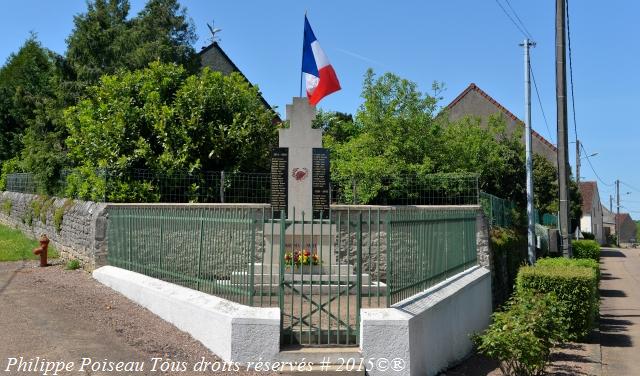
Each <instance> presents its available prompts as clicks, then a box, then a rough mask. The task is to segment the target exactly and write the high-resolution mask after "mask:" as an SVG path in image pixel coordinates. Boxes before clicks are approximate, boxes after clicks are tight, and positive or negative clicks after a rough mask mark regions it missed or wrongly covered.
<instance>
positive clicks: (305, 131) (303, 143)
mask: <svg viewBox="0 0 640 376" xmlns="http://www.w3.org/2000/svg"><path fill="white" fill-rule="evenodd" d="M315 118H316V108H315V106H312V105H310V104H309V101H308V100H307V98H293V104H288V105H287V119H288V120H289V128H283V129H280V130H279V137H278V144H279V145H280V147H282V148H321V147H322V129H313V128H311V122H312V121H313V120H314V119H315ZM309 152H310V153H311V151H309Z"/></svg>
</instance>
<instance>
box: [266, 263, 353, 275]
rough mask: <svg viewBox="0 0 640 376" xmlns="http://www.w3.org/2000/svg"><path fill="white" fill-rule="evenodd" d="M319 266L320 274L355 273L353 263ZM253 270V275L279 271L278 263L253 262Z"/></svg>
mask: <svg viewBox="0 0 640 376" xmlns="http://www.w3.org/2000/svg"><path fill="white" fill-rule="evenodd" d="M320 267H322V274H340V275H347V274H355V269H354V267H353V265H350V264H338V265H336V264H332V265H329V264H328V263H323V264H322V265H320ZM253 272H254V274H255V275H258V274H270V273H271V272H273V274H277V273H279V272H280V265H279V264H263V263H256V264H254V267H253ZM289 272H290V271H289ZM305 272H307V271H305ZM298 273H299V272H298ZM314 273H319V271H317V272H315V271H314Z"/></svg>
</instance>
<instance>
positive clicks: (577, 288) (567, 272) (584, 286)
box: [516, 261, 598, 339]
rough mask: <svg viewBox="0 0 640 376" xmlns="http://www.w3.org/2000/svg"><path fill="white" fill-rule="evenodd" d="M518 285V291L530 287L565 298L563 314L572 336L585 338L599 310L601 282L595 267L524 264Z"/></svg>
mask: <svg viewBox="0 0 640 376" xmlns="http://www.w3.org/2000/svg"><path fill="white" fill-rule="evenodd" d="M556 262H558V261H556ZM552 263H553V262H552ZM516 286H517V292H518V293H525V292H526V291H527V290H528V291H531V292H537V293H551V292H553V293H555V295H556V296H557V298H558V299H559V300H560V301H561V302H563V309H562V314H563V316H564V318H565V319H566V320H567V322H569V334H570V336H571V338H572V339H580V338H584V337H585V336H586V335H587V334H589V332H590V331H591V328H592V326H593V323H594V319H595V317H596V315H597V313H598V293H597V286H598V282H597V277H596V272H595V271H594V270H593V268H587V267H582V266H563V265H544V264H543V265H537V266H524V267H522V268H520V271H519V273H518V279H517V282H516Z"/></svg>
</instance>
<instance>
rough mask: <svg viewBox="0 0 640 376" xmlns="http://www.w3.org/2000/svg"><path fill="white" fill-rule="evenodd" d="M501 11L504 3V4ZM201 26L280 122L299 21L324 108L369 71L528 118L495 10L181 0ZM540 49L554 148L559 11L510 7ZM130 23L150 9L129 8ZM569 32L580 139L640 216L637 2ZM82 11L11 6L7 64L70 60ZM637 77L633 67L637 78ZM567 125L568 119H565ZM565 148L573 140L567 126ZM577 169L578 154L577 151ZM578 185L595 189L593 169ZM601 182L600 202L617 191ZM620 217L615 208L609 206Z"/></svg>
mask: <svg viewBox="0 0 640 376" xmlns="http://www.w3.org/2000/svg"><path fill="white" fill-rule="evenodd" d="M500 2H501V3H502V4H503V6H504V7H505V8H506V9H509V8H508V7H507V4H506V3H505V0H500ZM181 3H182V4H183V5H184V6H185V7H186V8H187V9H188V13H189V15H190V17H191V18H192V19H193V22H194V24H195V26H196V28H197V33H198V34H199V36H200V39H199V40H198V42H197V43H196V45H195V48H196V49H197V50H199V49H200V48H201V47H202V46H204V45H206V44H208V41H207V40H208V34H209V32H208V30H207V28H206V23H207V22H211V21H212V20H215V25H216V27H220V28H222V29H223V30H222V32H221V33H220V38H221V46H222V47H223V48H224V50H225V51H226V52H227V54H228V55H229V56H230V57H231V59H233V60H234V62H235V63H236V65H237V66H238V67H239V68H240V69H241V70H242V71H243V73H244V74H245V75H246V76H247V77H248V78H249V79H250V80H251V81H252V82H254V83H255V84H257V85H258V86H259V87H260V89H261V90H262V92H263V94H264V96H265V98H266V99H267V101H269V102H270V103H271V104H272V105H275V106H277V107H278V108H279V110H280V112H283V110H284V107H285V105H286V104H287V103H289V102H290V101H291V97H292V96H296V95H298V93H299V85H300V61H301V45H302V31H303V15H304V12H305V11H307V12H308V17H309V20H310V22H311V25H312V27H313V29H314V31H315V34H316V36H317V38H318V40H319V42H320V44H321V45H322V47H323V48H324V50H325V52H326V53H327V55H328V57H329V59H330V60H331V62H332V64H333V66H334V68H335V70H336V72H337V74H338V77H339V79H340V81H341V84H342V87H343V89H342V90H341V91H339V92H337V93H335V94H333V95H331V96H329V97H327V98H325V99H324V100H323V101H322V102H320V104H319V107H321V108H323V109H326V110H338V111H343V112H349V113H355V111H357V109H358V106H359V105H360V103H361V102H362V100H361V98H360V90H361V86H362V77H363V75H364V73H365V71H366V69H367V68H369V67H371V68H373V69H374V70H375V71H376V72H378V73H383V72H386V71H391V72H394V73H396V74H398V75H400V76H402V77H404V78H408V79H410V80H412V81H415V82H417V83H418V85H419V87H420V88H421V90H423V91H430V90H431V83H432V82H433V81H434V80H437V81H442V82H444V83H445V85H446V88H447V89H446V91H445V92H444V93H443V94H442V95H443V96H444V99H443V101H442V105H443V106H444V105H446V104H447V103H449V102H450V101H451V100H452V99H453V98H455V97H456V96H457V95H458V94H459V93H460V92H461V91H462V90H463V89H464V88H466V87H467V86H468V85H469V83H471V82H474V83H476V84H477V85H478V86H479V87H480V88H482V89H483V90H485V91H486V92H487V93H489V94H490V95H491V96H493V97H494V98H495V99H496V100H498V101H499V102H500V103H502V104H503V105H504V106H505V107H507V108H508V109H510V110H511V111H512V112H513V113H515V114H516V115H517V116H519V117H521V118H522V117H523V116H522V115H523V113H524V89H523V56H522V48H520V47H519V46H518V44H519V43H521V42H522V39H523V38H524V37H523V36H522V34H521V33H520V31H518V30H517V29H516V27H515V26H514V25H513V24H512V23H511V21H510V20H509V19H508V18H507V17H506V16H505V14H504V13H503V11H502V10H501V9H500V7H499V6H498V5H497V3H496V1H495V0H457V1H418V0H416V1H401V2H383V1H379V2H374V1H361V0H357V1H355V0H352V1H336V0H329V1H322V2H321V1H309V0H297V1H294V0H286V1H240V0H234V1H230V0H229V1H227V0H218V1H205V0H182V2H181ZM510 3H511V5H512V6H513V8H514V9H515V10H516V11H517V13H518V15H519V16H520V18H521V19H522V21H523V22H524V24H525V26H526V28H527V29H528V31H529V32H530V33H531V35H532V36H533V37H534V40H535V41H536V42H537V47H536V48H534V49H533V50H532V65H533V70H534V74H535V77H536V80H537V83H538V87H539V90H540V96H541V98H542V107H543V108H544V111H545V113H546V117H547V120H548V127H547V126H546V125H545V122H544V120H543V117H542V115H541V110H540V106H539V105H538V103H537V99H536V94H535V91H534V92H533V93H532V96H533V103H532V111H533V119H532V124H533V127H534V129H535V130H537V131H538V132H539V133H540V134H542V135H543V136H544V137H546V138H548V139H549V140H550V141H551V142H553V143H555V142H556V131H555V127H556V120H555V119H556V116H555V114H556V106H555V71H554V69H555V65H554V46H555V39H554V38H555V34H554V33H555V30H554V12H555V1H553V0H545V1H535V2H534V1H524V0H511V1H510ZM131 5H132V7H131V8H132V9H131V15H134V14H136V13H137V12H138V11H139V10H140V9H141V8H142V7H143V5H144V0H132V1H131ZM570 7H571V8H570V16H571V19H570V22H571V34H572V35H571V36H572V48H573V68H574V83H575V102H576V117H577V128H578V135H579V138H580V139H581V141H582V142H583V144H584V147H585V148H586V149H587V151H588V152H589V153H590V154H591V153H596V152H597V153H598V155H597V156H596V157H593V158H591V162H592V164H593V167H594V168H595V171H596V172H597V174H598V175H599V176H600V178H601V179H602V181H603V182H604V183H606V184H612V183H613V182H614V180H615V179H618V178H619V179H620V180H621V181H623V182H624V183H626V184H627V185H622V186H621V192H623V193H626V192H631V194H629V195H624V196H623V201H622V205H623V206H624V207H625V208H626V209H628V210H629V211H631V214H632V216H633V217H634V218H640V176H638V175H637V174H635V173H634V172H635V166H637V165H638V162H639V160H638V159H639V158H638V153H637V151H636V150H637V145H638V140H639V136H640V131H639V130H638V123H639V120H638V119H637V116H635V112H634V111H632V110H633V109H634V108H638V107H637V106H638V104H637V102H638V94H637V88H638V87H640V76H639V75H638V73H637V66H638V58H639V56H640V44H639V43H637V41H635V39H634V38H633V36H638V35H640V24H639V23H638V22H637V19H636V17H637V15H638V14H640V3H639V2H634V1H620V2H609V3H606V6H605V4H604V3H602V2H596V1H593V0H591V1H580V2H578V1H571V2H570ZM85 9H86V4H85V2H84V1H76V0H74V1H72V0H67V1H44V0H40V1H36V0H21V1H5V2H3V5H2V12H1V13H0V35H1V36H2V37H1V39H0V40H1V43H0V61H1V62H4V61H5V60H6V58H7V57H8V56H9V54H10V53H11V52H14V51H16V50H18V48H19V47H20V45H21V44H22V43H23V42H24V40H25V39H26V38H27V37H28V35H29V32H30V31H34V32H36V33H37V34H38V36H39V39H40V41H41V42H42V44H43V45H44V46H46V47H48V48H50V49H52V50H54V51H56V52H59V53H64V51H65V49H66V45H65V39H66V37H67V36H68V35H69V33H70V32H71V30H72V28H73V16H74V15H75V14H77V13H79V12H83V11H84V10H85ZM634 68H635V69H634ZM570 115H571V114H570ZM570 141H575V134H574V131H573V123H572V122H571V123H570ZM570 150H571V155H572V156H571V163H572V166H575V163H574V157H575V147H574V146H573V144H572V145H570ZM582 166H583V167H582V172H581V175H582V176H583V180H587V179H588V180H596V179H597V177H596V175H595V174H594V172H593V171H592V170H591V168H590V166H589V163H588V161H587V160H586V159H584V160H583V163H582ZM603 182H599V188H600V195H601V197H602V201H603V203H605V204H606V205H608V202H609V194H613V193H615V187H613V186H607V185H605V184H603ZM614 209H615V208H614Z"/></svg>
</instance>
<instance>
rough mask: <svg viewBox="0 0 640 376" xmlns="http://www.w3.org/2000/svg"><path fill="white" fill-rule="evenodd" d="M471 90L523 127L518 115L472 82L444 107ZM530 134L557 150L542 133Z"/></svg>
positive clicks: (459, 99) (534, 132) (450, 105)
mask: <svg viewBox="0 0 640 376" xmlns="http://www.w3.org/2000/svg"><path fill="white" fill-rule="evenodd" d="M472 91H475V92H476V93H478V94H480V95H481V96H482V97H484V98H485V99H487V100H488V101H489V102H491V103H492V104H493V105H494V106H496V107H497V108H498V109H499V110H500V111H502V112H503V113H504V114H505V115H506V116H507V117H509V118H511V119H513V120H514V121H515V122H516V123H517V124H520V125H522V127H524V122H523V121H522V120H520V119H518V117H517V116H516V115H514V114H513V113H512V112H511V111H509V110H507V108H506V107H504V106H503V105H501V104H500V103H498V101H496V100H495V99H493V98H492V97H491V96H490V95H489V94H487V93H486V92H485V91H484V90H482V89H480V88H479V87H478V86H477V85H476V84H474V83H471V84H470V85H469V86H468V87H467V88H466V89H465V90H464V91H463V92H462V93H460V95H458V96H457V97H456V99H454V100H453V101H452V102H451V103H449V105H448V106H447V107H446V109H449V108H452V107H454V106H455V105H456V104H458V102H460V101H461V100H462V98H464V97H465V96H466V95H467V94H469V93H470V92H472ZM531 135H532V136H533V137H535V138H537V139H539V140H540V141H542V143H543V144H545V145H547V146H548V147H550V148H551V150H553V151H554V152H556V151H558V149H557V148H556V147H555V145H553V144H552V143H551V142H549V141H548V140H547V139H546V138H544V137H542V135H541V134H540V133H538V132H536V131H534V130H533V129H532V130H531Z"/></svg>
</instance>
